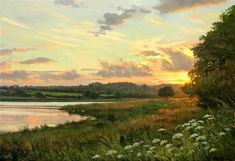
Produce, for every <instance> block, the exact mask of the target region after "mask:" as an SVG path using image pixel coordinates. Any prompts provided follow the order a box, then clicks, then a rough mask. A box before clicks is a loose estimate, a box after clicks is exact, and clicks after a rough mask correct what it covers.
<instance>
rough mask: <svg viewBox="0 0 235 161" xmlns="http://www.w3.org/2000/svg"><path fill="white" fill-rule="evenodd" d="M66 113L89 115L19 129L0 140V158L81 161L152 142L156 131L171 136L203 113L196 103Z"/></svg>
mask: <svg viewBox="0 0 235 161" xmlns="http://www.w3.org/2000/svg"><path fill="white" fill-rule="evenodd" d="M62 109H63V110H66V111H68V112H69V113H77V114H82V115H87V116H94V117H95V118H96V119H93V118H90V119H88V120H86V121H83V122H80V123H76V122H74V123H67V124H65V125H60V126H58V127H56V128H49V127H46V126H45V127H42V129H34V130H27V129H25V130H23V131H21V132H18V133H12V134H2V135H1V136H0V160H17V159H18V160H45V161H48V160H49V161H50V160H61V161H62V160H63V161H64V160H69V161H71V160H84V161H88V160H91V159H92V156H94V155H95V154H103V153H104V152H105V151H107V150H108V149H121V148H123V147H125V146H126V145H128V144H131V143H132V142H136V141H140V140H149V141H150V140H152V139H153V138H155V137H156V136H157V133H158V132H157V129H158V128H166V129H167V130H168V131H169V133H172V132H173V130H174V128H175V127H176V125H177V124H179V123H183V122H185V121H188V120H190V119H192V118H200V117H201V116H202V115H204V114H205V113H206V111H205V110H202V109H200V108H198V107H197V106H196V101H195V100H190V99H181V100H144V101H128V102H117V103H106V104H94V105H77V106H66V107H63V108H62Z"/></svg>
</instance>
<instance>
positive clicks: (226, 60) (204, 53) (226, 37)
mask: <svg viewBox="0 0 235 161" xmlns="http://www.w3.org/2000/svg"><path fill="white" fill-rule="evenodd" d="M193 52H194V56H195V58H196V63H195V65H194V68H193V69H192V70H191V71H190V73H189V75H190V77H191V85H192V87H193V89H194V92H195V94H197V95H198V96H199V102H200V104H201V105H202V106H208V105H209V106H211V107H213V106H215V105H216V104H217V103H218V102H219V101H218V100H220V101H223V102H225V103H234V102H235V6H232V7H231V8H229V9H228V10H227V11H226V12H224V13H223V14H222V15H221V16H220V20H219V21H218V22H215V23H213V27H212V29H211V31H209V32H207V33H206V34H205V35H203V36H201V38H200V43H199V44H198V45H197V46H196V47H194V48H193Z"/></svg>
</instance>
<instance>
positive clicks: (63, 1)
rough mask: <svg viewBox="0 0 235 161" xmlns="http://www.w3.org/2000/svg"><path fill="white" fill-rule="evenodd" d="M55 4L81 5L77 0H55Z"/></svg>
mask: <svg viewBox="0 0 235 161" xmlns="http://www.w3.org/2000/svg"><path fill="white" fill-rule="evenodd" d="M54 4H57V5H65V6H72V7H79V4H78V2H76V1H75V0H55V1H54Z"/></svg>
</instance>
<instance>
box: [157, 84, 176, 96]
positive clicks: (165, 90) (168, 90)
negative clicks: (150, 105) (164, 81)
mask: <svg viewBox="0 0 235 161" xmlns="http://www.w3.org/2000/svg"><path fill="white" fill-rule="evenodd" d="M158 95H159V96H160V97H166V98H167V97H171V96H174V95H175V92H174V90H173V89H172V87H171V86H165V87H162V88H160V89H159V91H158Z"/></svg>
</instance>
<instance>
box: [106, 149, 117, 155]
mask: <svg viewBox="0 0 235 161" xmlns="http://www.w3.org/2000/svg"><path fill="white" fill-rule="evenodd" d="M114 154H117V151H116V150H109V151H108V152H107V153H106V155H114Z"/></svg>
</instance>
